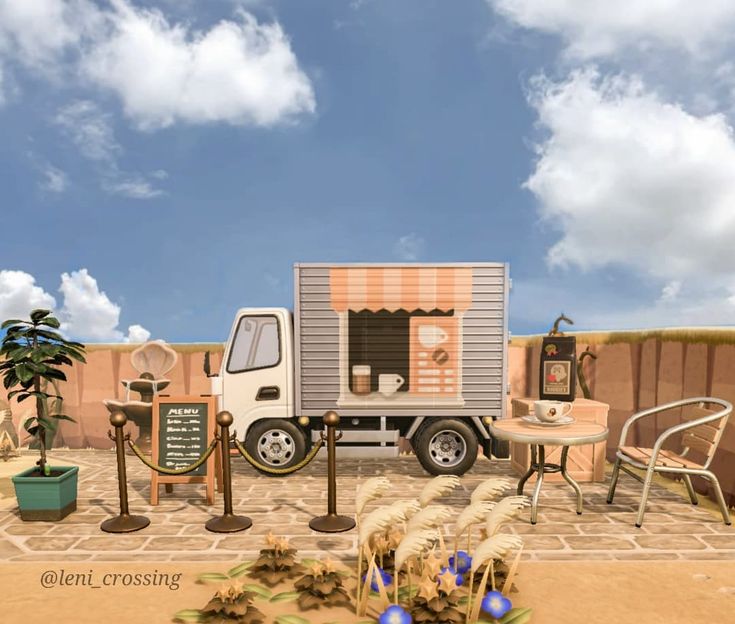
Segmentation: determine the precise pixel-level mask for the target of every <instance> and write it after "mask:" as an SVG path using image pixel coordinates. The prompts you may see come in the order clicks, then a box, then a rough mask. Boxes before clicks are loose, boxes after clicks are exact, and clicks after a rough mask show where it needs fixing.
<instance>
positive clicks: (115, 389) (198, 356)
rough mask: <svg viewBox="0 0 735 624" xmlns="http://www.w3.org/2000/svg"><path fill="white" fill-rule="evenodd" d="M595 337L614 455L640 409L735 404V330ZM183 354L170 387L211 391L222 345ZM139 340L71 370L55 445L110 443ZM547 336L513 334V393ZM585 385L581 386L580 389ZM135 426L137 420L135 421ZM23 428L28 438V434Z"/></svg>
mask: <svg viewBox="0 0 735 624" xmlns="http://www.w3.org/2000/svg"><path fill="white" fill-rule="evenodd" d="M588 340H589V341H591V343H592V344H590V350H591V351H592V352H593V353H595V354H596V355H597V359H596V360H593V359H592V358H586V359H585V364H584V366H585V368H584V370H585V373H586V379H587V384H588V386H589V387H590V390H591V392H592V398H593V399H595V400H597V401H603V402H605V403H608V404H609V405H610V412H609V416H608V424H609V427H610V437H609V439H608V443H607V455H608V458H611V457H612V456H613V454H614V450H615V448H616V447H617V444H618V441H619V437H620V430H621V428H622V425H623V423H624V422H625V420H626V419H627V418H628V417H629V416H630V415H631V414H632V413H634V412H636V411H638V410H642V409H646V408H648V407H652V406H654V405H657V404H660V403H665V402H668V401H674V400H677V399H681V398H684V397H687V396H696V395H709V394H711V395H712V396H717V397H720V398H723V399H726V400H728V401H730V402H732V403H735V330H733V331H732V339H731V340H730V338H727V339H726V340H725V343H723V344H716V343H714V342H712V341H710V342H707V341H701V342H696V341H687V340H683V339H680V340H671V339H668V338H663V337H651V338H647V339H645V340H640V339H638V340H636V339H631V340H630V341H629V342H615V341H613V342H610V341H609V340H606V339H598V344H595V339H594V337H593V336H587V335H582V334H578V337H577V350H578V353H581V352H582V351H583V350H584V349H585V347H586V346H587V345H588V344H589V342H588ZM171 346H172V347H173V348H174V349H175V350H176V351H177V352H178V353H179V359H178V362H177V364H176V366H175V367H174V369H173V370H172V371H171V372H170V373H169V374H168V378H170V379H171V385H170V386H169V387H168V388H167V389H166V393H168V394H204V393H207V392H208V391H209V381H208V380H207V378H206V377H205V375H204V372H203V370H202V362H203V357H204V352H205V351H206V350H209V351H210V352H211V354H212V360H211V362H212V369H213V370H217V369H218V368H219V365H220V362H221V358H222V346H221V345H196V344H181V345H171ZM134 348H135V346H134V345H90V346H89V347H88V357H87V364H86V365H75V366H74V367H73V368H72V369H71V370H67V377H68V381H67V383H66V384H63V386H62V394H63V395H64V397H65V409H64V411H65V413H67V414H68V415H70V416H71V417H73V418H74V419H75V420H76V421H77V422H75V423H70V422H66V421H62V422H61V425H60V427H59V431H58V433H57V436H56V438H55V441H54V446H57V447H59V446H67V447H69V448H86V447H92V448H103V449H104V448H111V446H112V443H111V442H110V440H109V439H108V438H107V431H108V429H109V428H110V426H109V421H108V412H107V409H106V408H105V406H104V405H103V404H102V401H103V399H113V398H114V399H124V393H125V391H124V388H123V386H122V384H121V383H120V381H121V380H122V379H133V378H135V377H137V374H136V373H135V372H134V370H133V368H132V366H131V364H130V353H131V352H132V350H133V349H134ZM539 357H540V339H533V338H530V339H523V338H517V339H514V341H513V343H512V344H511V346H510V348H509V358H508V362H509V371H508V381H509V382H510V386H511V396H515V397H520V396H537V395H538V361H539ZM578 392H580V396H581V391H580V390H579V388H578ZM11 408H12V410H13V421H14V422H15V424H16V427H18V429H19V431H20V423H21V422H22V421H23V420H25V418H26V417H27V416H28V415H29V414H31V413H32V411H33V405H32V404H31V401H27V402H25V403H22V404H20V405H18V404H17V403H15V402H12V404H11ZM680 417H681V414H679V413H672V414H666V415H662V416H658V417H654V418H649V419H644V420H643V421H642V422H641V423H640V425H639V426H638V428H637V429H636V430H635V431H634V432H633V437H632V440H631V441H633V442H634V443H636V444H639V445H651V444H652V443H653V440H654V439H655V437H656V432H657V431H658V432H660V431H661V430H662V429H663V428H665V427H669V426H671V425H672V424H675V423H676V422H679V418H680ZM130 427H131V433H134V434H135V433H137V432H136V431H133V429H134V428H135V425H134V424H132V423H131V425H130ZM23 437H24V436H23V435H22V433H21V440H22V439H23ZM712 469H713V471H714V472H715V473H716V474H717V475H718V477H719V479H720V482H721V484H722V487H723V490H724V491H725V493H726V496H727V497H728V499H729V501H730V504H735V417H731V419H730V421H729V422H728V425H727V427H726V430H725V433H724V436H723V439H722V442H721V443H720V448H719V450H718V452H717V455H716V456H715V459H714V462H713V464H712ZM697 489H698V490H699V491H700V492H702V493H704V492H707V491H708V486H707V483H706V482H705V481H704V480H697Z"/></svg>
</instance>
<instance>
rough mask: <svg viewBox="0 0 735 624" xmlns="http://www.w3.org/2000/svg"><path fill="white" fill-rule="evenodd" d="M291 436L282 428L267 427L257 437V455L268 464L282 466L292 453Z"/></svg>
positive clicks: (293, 450) (292, 442)
mask: <svg viewBox="0 0 735 624" xmlns="http://www.w3.org/2000/svg"><path fill="white" fill-rule="evenodd" d="M295 450H296V449H295V446H294V441H293V438H292V437H291V436H290V435H289V434H288V433H287V432H285V431H284V430H283V429H269V430H268V431H266V432H265V433H264V434H263V435H262V436H260V438H259V439H258V457H259V458H260V459H261V460H262V461H263V463H265V464H268V465H269V466H283V465H284V464H287V463H288V462H289V461H290V460H291V458H292V457H293V455H294V452H295Z"/></svg>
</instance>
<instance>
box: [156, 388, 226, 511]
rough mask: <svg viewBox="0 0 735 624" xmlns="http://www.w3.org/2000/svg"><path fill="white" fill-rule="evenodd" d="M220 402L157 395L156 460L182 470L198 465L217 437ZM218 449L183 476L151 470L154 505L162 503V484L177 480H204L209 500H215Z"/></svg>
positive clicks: (208, 399)
mask: <svg viewBox="0 0 735 624" xmlns="http://www.w3.org/2000/svg"><path fill="white" fill-rule="evenodd" d="M215 410H216V402H215V399H214V398H213V397H201V396H178V397H176V396H173V397H166V396H157V397H155V398H154V401H153V414H152V418H153V423H152V425H153V426H152V433H153V439H152V441H151V442H152V444H151V447H152V451H153V457H152V460H153V463H154V464H156V465H158V466H161V467H162V468H166V469H169V470H180V469H182V468H186V467H187V466H191V465H193V464H195V463H196V462H197V461H198V460H199V458H200V457H202V455H204V453H205V452H206V450H207V448H208V447H209V444H210V443H211V441H212V440H213V438H214V427H215ZM216 455H217V452H216V451H215V452H214V453H213V454H212V455H211V456H210V457H209V459H208V460H207V461H206V462H204V463H203V464H202V465H201V466H199V467H197V468H196V469H194V470H192V471H190V472H187V473H185V474H181V475H167V474H163V473H159V472H158V471H155V470H152V471H151V505H157V504H158V496H159V492H158V486H159V485H161V484H165V485H167V486H168V487H167V491H168V492H170V491H171V489H172V484H175V483H203V484H205V486H206V490H207V492H206V494H207V502H208V503H209V504H212V502H213V501H214V477H215V472H218V470H217V468H218V467H219V463H220V462H219V461H216V459H215V457H216Z"/></svg>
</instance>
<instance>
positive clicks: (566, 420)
mask: <svg viewBox="0 0 735 624" xmlns="http://www.w3.org/2000/svg"><path fill="white" fill-rule="evenodd" d="M521 420H522V421H524V422H527V423H528V424H529V425H534V426H536V427H559V426H560V425H568V424H570V423H573V422H574V418H572V417H571V416H559V418H557V419H556V420H555V421H554V422H544V421H543V420H539V419H538V418H536V416H535V415H533V414H532V415H528V416H521Z"/></svg>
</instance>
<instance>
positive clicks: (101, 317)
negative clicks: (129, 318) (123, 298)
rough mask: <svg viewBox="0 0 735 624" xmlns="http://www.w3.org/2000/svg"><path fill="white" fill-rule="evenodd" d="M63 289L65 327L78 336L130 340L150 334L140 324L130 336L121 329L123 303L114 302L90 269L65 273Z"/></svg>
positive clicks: (62, 309) (129, 329)
mask: <svg viewBox="0 0 735 624" xmlns="http://www.w3.org/2000/svg"><path fill="white" fill-rule="evenodd" d="M59 291H60V292H61V293H62V294H63V296H64V305H63V307H62V308H61V310H60V311H59V320H61V322H62V323H61V329H62V330H63V331H64V332H66V333H68V334H69V335H71V336H74V337H75V338H79V339H81V340H89V341H97V342H100V341H113V342H120V341H130V342H137V338H139V337H141V336H143V335H144V334H148V336H150V333H148V332H147V330H146V329H144V328H143V327H141V326H140V325H132V326H130V327H129V328H128V336H127V338H126V337H125V336H124V334H123V333H122V332H121V331H120V330H119V329H118V328H117V327H118V324H119V320H120V306H119V305H117V304H115V303H113V302H112V301H110V298H109V297H108V296H107V294H106V293H105V292H104V291H101V290H100V289H99V286H98V285H97V280H96V279H94V278H93V277H92V276H91V275H90V274H89V272H88V271H87V269H80V270H79V271H72V273H71V274H69V273H62V275H61V286H60V287H59Z"/></svg>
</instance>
